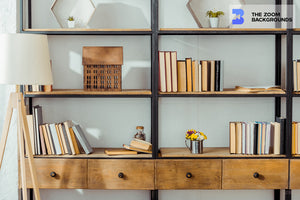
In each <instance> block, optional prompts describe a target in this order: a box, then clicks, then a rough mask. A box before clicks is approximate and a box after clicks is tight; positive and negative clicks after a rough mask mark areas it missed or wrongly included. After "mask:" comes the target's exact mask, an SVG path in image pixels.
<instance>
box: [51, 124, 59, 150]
mask: <svg viewBox="0 0 300 200" xmlns="http://www.w3.org/2000/svg"><path fill="white" fill-rule="evenodd" d="M49 128H50V132H51V135H52V139H53V145H54V148H55V152H56V154H57V155H61V154H62V151H61V147H60V144H59V139H58V134H57V132H56V128H55V124H49Z"/></svg>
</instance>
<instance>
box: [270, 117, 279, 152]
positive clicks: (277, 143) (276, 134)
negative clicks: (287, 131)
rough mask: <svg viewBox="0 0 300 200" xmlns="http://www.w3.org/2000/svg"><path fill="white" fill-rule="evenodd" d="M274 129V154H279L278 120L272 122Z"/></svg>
mask: <svg viewBox="0 0 300 200" xmlns="http://www.w3.org/2000/svg"><path fill="white" fill-rule="evenodd" d="M272 126H273V129H274V150H273V153H274V154H280V124H279V123H278V122H273V123H272Z"/></svg>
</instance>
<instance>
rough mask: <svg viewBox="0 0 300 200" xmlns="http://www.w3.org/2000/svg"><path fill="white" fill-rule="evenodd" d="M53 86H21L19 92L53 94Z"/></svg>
mask: <svg viewBox="0 0 300 200" xmlns="http://www.w3.org/2000/svg"><path fill="white" fill-rule="evenodd" d="M52 90H53V89H52V85H20V86H19V89H18V91H20V92H22V93H24V92H51V91H52Z"/></svg>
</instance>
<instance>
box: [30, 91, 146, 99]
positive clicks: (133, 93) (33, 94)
mask: <svg viewBox="0 0 300 200" xmlns="http://www.w3.org/2000/svg"><path fill="white" fill-rule="evenodd" d="M38 96H40V97H51V96H70V97H72V96H149V97H150V96H151V90H135V89H127V90H121V91H86V90H83V89H55V90H53V91H52V92H26V93H25V97H38Z"/></svg>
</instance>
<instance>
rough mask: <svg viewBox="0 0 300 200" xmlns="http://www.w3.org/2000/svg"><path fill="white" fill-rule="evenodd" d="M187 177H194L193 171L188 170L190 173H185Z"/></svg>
mask: <svg viewBox="0 0 300 200" xmlns="http://www.w3.org/2000/svg"><path fill="white" fill-rule="evenodd" d="M185 176H186V177H187V178H192V176H193V175H192V173H191V172H188V173H186V175H185Z"/></svg>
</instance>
